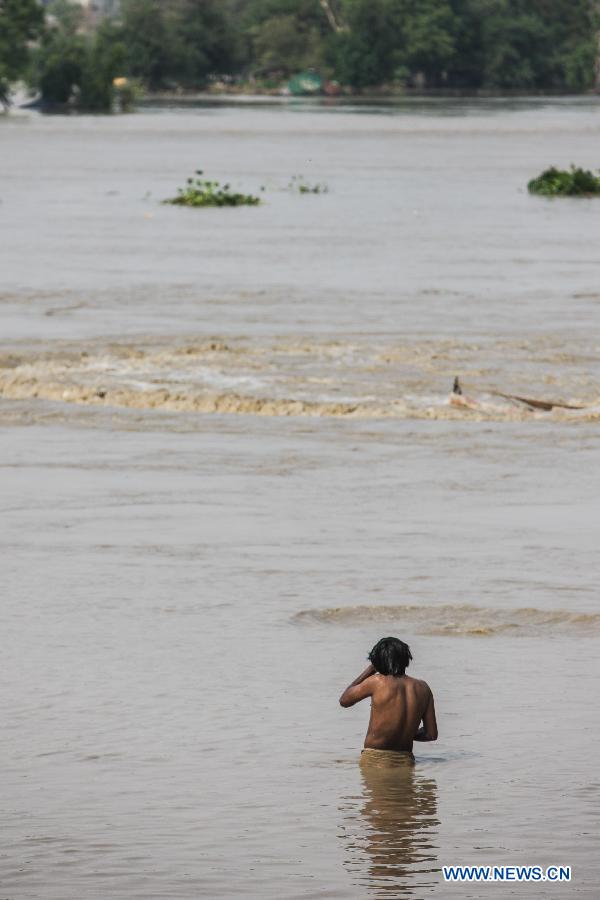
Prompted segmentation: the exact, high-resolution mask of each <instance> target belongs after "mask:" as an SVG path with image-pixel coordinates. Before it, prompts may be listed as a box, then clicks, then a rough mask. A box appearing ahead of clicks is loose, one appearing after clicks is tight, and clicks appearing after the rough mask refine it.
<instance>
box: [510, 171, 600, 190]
mask: <svg viewBox="0 0 600 900" xmlns="http://www.w3.org/2000/svg"><path fill="white" fill-rule="evenodd" d="M527 190H528V191H529V193H530V194H541V195H542V196H543V197H590V196H592V195H593V194H600V178H598V177H597V176H596V175H594V174H593V173H592V172H590V171H588V170H587V169H580V168H576V167H575V166H571V168H570V169H569V170H568V171H565V170H561V169H556V168H555V167H554V166H552V167H551V168H550V169H546V171H545V172H542V174H541V175H539V176H538V177H537V178H532V179H531V181H530V182H529V183H528V185H527Z"/></svg>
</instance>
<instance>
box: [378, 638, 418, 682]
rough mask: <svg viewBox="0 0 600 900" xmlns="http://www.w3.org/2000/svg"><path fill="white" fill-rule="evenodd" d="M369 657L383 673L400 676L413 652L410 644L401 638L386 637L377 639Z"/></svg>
mask: <svg viewBox="0 0 600 900" xmlns="http://www.w3.org/2000/svg"><path fill="white" fill-rule="evenodd" d="M369 659H370V660H371V662H372V663H373V665H374V666H375V668H376V669H377V671H378V672H380V673H381V675H394V676H395V677H396V678H400V676H401V675H404V671H405V669H406V668H407V667H408V664H409V663H410V661H411V659H412V653H411V652H410V647H409V646H408V644H405V643H404V641H401V640H400V639H399V638H395V637H385V638H381V640H380V641H377V643H376V644H375V646H374V647H373V649H372V650H371V652H370V653H369Z"/></svg>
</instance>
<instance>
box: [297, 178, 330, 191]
mask: <svg viewBox="0 0 600 900" xmlns="http://www.w3.org/2000/svg"><path fill="white" fill-rule="evenodd" d="M288 188H289V190H290V191H297V192H298V193H299V194H326V193H327V192H328V190H329V188H328V187H327V185H326V184H310V183H309V182H308V181H305V179H304V177H303V176H302V175H292V180H291V181H290V183H289V184H288Z"/></svg>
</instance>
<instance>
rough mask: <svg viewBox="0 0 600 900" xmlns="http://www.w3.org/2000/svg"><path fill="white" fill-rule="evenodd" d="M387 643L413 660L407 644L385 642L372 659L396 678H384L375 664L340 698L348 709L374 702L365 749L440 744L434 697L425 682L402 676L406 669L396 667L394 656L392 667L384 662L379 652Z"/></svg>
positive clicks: (392, 748)
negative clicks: (418, 743)
mask: <svg viewBox="0 0 600 900" xmlns="http://www.w3.org/2000/svg"><path fill="white" fill-rule="evenodd" d="M384 641H389V642H391V641H394V642H397V644H398V645H402V647H404V648H406V651H408V659H410V658H412V657H411V656H410V650H408V647H407V645H406V644H403V642H401V641H398V640H397V638H384V639H383V641H380V642H379V644H376V645H375V647H374V648H373V651H371V654H370V657H371V656H372V657H373V658H374V659H375V661H376V662H378V663H379V665H380V667H381V668H384V669H392V671H394V672H395V673H396V674H385V675H384V674H381V673H380V672H378V671H377V669H376V668H375V666H374V665H373V664H372V663H371V665H369V666H368V667H367V668H366V669H365V671H364V672H362V673H361V674H360V675H359V676H358V678H356V679H355V680H354V681H353V682H352V684H350V685H348V687H347V688H346V690H345V691H344V693H343V694H342V696H341V697H340V704H341V706H344V707H348V706H354V704H355V703H358V702H359V701H360V700H364V699H365V698H366V697H370V698H371V717H370V719H369V728H368V730H367V736H366V738H365V743H364V746H365V748H367V749H372V750H398V751H403V750H404V751H411V750H412V746H413V741H435V740H437V736H438V730H437V722H436V717H435V705H434V701H433V694H432V693H431V689H430V688H429V685H428V684H427V683H426V682H425V681H421V680H420V679H418V678H411V677H410V676H409V675H406V674H399V673H400V670H401V668H402V667H401V666H400V668H398V666H395V665H394V657H393V656H392V657H390V659H391V664H388V660H387V657H385V658H382V657H381V656H380V655H378V654H377V648H378V647H379V645H380V644H383V642H384ZM390 647H391V652H392V653H394V652H395V645H394V644H391V645H390ZM400 652H401V653H402V652H403V651H402V650H400ZM402 661H403V660H402V659H401V662H402ZM406 665H408V661H406ZM421 722H422V723H423V726H422V727H420V726H421Z"/></svg>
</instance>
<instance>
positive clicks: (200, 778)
mask: <svg viewBox="0 0 600 900" xmlns="http://www.w3.org/2000/svg"><path fill="white" fill-rule="evenodd" d="M599 138H600V105H599V102H598V100H597V99H595V98H588V99H575V98H565V99H561V100H541V99H539V100H533V99H532V100H518V101H517V100H512V101H501V100H495V101H483V100H482V101H466V100H464V101H457V100H454V101H441V100H440V101H428V102H425V101H423V102H405V103H400V104H396V105H392V104H390V105H386V104H379V105H369V104H361V105H352V104H340V105H328V104H322V105H320V104H316V103H312V102H306V103H305V102H290V103H286V104H282V103H257V104H253V103H251V102H245V103H239V104H235V103H215V102H213V103H206V104H199V105H198V106H197V107H188V108H179V109H177V108H169V109H164V108H157V107H155V108H153V107H149V108H146V109H144V110H143V111H141V112H139V113H138V114H136V115H131V116H124V117H112V118H101V117H42V116H39V115H37V114H35V113H30V114H17V115H15V116H13V117H10V118H7V119H4V120H2V121H0V158H1V170H0V172H1V180H0V229H1V233H0V247H1V248H2V249H1V253H2V267H1V276H2V277H1V282H0V329H1V330H0V435H1V441H2V455H1V468H0V472H1V483H0V490H1V497H2V518H1V525H0V536H1V542H2V550H3V565H2V575H3V598H2V606H1V610H0V629H1V633H2V636H3V641H2V656H3V675H2V679H1V683H0V712H1V715H2V722H3V740H2V771H3V779H2V780H3V801H4V802H3V811H2V814H1V820H0V821H1V824H2V835H3V836H2V840H1V842H0V895H1V896H2V898H5V897H6V898H10V900H34V898H40V900H41V898H43V900H108V898H111V900H113V898H114V900H117V898H119V900H120V898H127V900H149V898H161V900H178V898H185V900H194V898H198V897H206V898H230V897H248V898H273V900H275V898H278V900H279V898H282V897H285V898H290V900H296V898H297V900H309V898H317V897H319V898H320V897H323V898H340V900H346V898H357V900H358V898H365V897H373V898H388V897H398V898H400V897H402V898H404V897H407V898H416V900H419V898H424V897H428V896H438V897H447V896H449V895H450V894H452V895H453V896H456V897H460V898H461V900H462V898H478V897H484V896H485V897H488V896H492V895H493V896H500V894H502V896H511V897H527V898H546V897H549V896H556V897H559V896H560V897H561V898H563V897H583V896H586V897H596V896H597V893H598V888H597V872H596V865H595V859H596V853H597V850H596V841H597V831H598V805H599V800H600V779H599V778H598V776H597V773H596V765H595V755H596V747H597V745H598V739H599V737H600V735H599V724H600V714H599V713H598V704H597V693H598V675H599V664H598V651H599V648H600V604H599V603H598V564H597V559H598V538H599V534H600V521H599V518H600V516H599V508H598V496H599V492H600V465H599V461H600V458H599V450H600V434H599V433H598V422H599V419H600V366H599V362H598V360H599V353H598V351H599V348H600V335H599V333H598V329H597V316H598V308H599V306H600V288H599V279H598V274H599V273H598V234H599V229H600V201H594V200H587V199H577V200H569V199H565V200H561V201H552V200H543V199H540V198H534V197H531V196H529V195H528V194H527V191H526V183H527V180H528V179H529V178H531V177H533V176H535V175H537V174H539V172H540V171H541V170H542V169H543V168H546V167H547V166H548V165H550V164H556V165H559V166H568V165H569V164H570V163H571V162H574V163H576V164H578V165H583V166H586V167H592V168H593V167H595V166H597V164H598V161H597V148H598V141H599ZM195 169H203V170H204V171H205V173H206V175H207V177H211V178H212V177H214V178H217V179H219V180H221V181H228V182H230V183H231V184H232V185H233V186H234V187H235V188H236V189H241V190H246V191H250V192H260V190H261V188H264V192H261V196H262V197H263V199H264V202H263V204H262V205H261V206H259V207H255V208H250V207H249V208H239V209H216V210H206V209H199V210H187V209H182V208H177V207H171V206H165V205H161V203H160V201H161V200H163V199H165V198H167V197H169V196H172V195H173V194H174V193H175V191H176V189H177V187H179V186H181V185H182V184H183V183H184V181H185V178H186V177H188V175H191V174H192V173H193V172H194V170H195ZM295 175H301V176H303V177H304V179H305V180H306V181H307V182H308V183H310V184H316V183H319V184H325V185H327V187H328V191H327V192H324V193H319V194H314V195H313V194H302V195H301V194H299V193H298V192H294V191H292V190H290V189H289V188H288V185H289V183H290V181H291V179H292V177H293V176H295ZM455 376H459V377H460V379H461V383H462V384H463V390H464V395H463V397H465V396H466V397H468V398H469V399H468V400H467V401H465V405H462V406H461V405H459V406H457V405H453V404H450V403H449V396H448V395H449V392H450V390H451V387H452V382H453V379H454V377H455ZM506 394H508V395H511V396H522V397H527V398H537V399H541V400H546V401H549V402H551V403H561V404H563V405H561V406H554V407H553V408H552V409H549V410H543V409H539V408H535V407H532V406H531V405H527V404H524V403H521V402H519V401H515V400H514V399H511V397H506V396H502V395H506ZM388 633H389V634H397V635H399V636H401V637H402V638H404V639H405V640H407V641H408V642H409V643H410V645H411V647H412V650H413V655H414V663H413V667H412V671H413V674H415V675H417V676H420V677H424V678H426V679H427V681H428V682H429V683H430V684H431V686H432V688H433V690H434V693H435V696H436V700H437V706H438V719H439V726H440V739H439V741H438V743H436V744H423V745H416V747H415V752H416V755H417V765H416V767H415V768H414V770H412V771H409V772H404V773H403V774H402V778H401V779H400V780H393V779H392V780H390V778H389V777H388V776H387V775H386V774H385V773H384V774H383V775H382V774H380V773H376V774H375V775H374V774H373V773H364V772H361V770H360V769H359V766H358V765H357V760H358V754H359V750H360V746H361V744H362V739H363V735H364V731H365V727H366V721H367V717H368V709H367V708H366V704H359V705H358V706H356V707H354V708H352V709H350V710H342V709H340V707H339V706H338V704H337V698H338V696H339V694H340V692H341V690H342V689H343V688H344V687H345V686H346V684H347V683H348V682H349V681H351V680H352V679H353V678H354V677H355V675H357V674H358V672H359V671H361V669H362V668H364V665H365V656H366V654H367V652H368V650H369V649H370V647H371V646H372V644H373V643H374V642H375V641H376V640H377V639H378V638H379V637H381V636H382V635H383V634H388ZM458 864H463V865H464V864H496V865H526V864H529V865H531V864H539V865H541V866H548V865H552V864H556V865H563V866H569V865H570V866H571V867H572V880H571V882H570V883H569V884H560V885H548V884H539V883H538V884H535V883H529V884H515V883H512V884H510V885H509V884H505V885H503V886H501V887H499V886H492V885H489V884H488V885H481V884H480V885H478V884H475V883H472V884H463V885H453V886H449V885H445V884H444V882H443V880H442V874H441V867H442V866H443V865H458Z"/></svg>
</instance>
